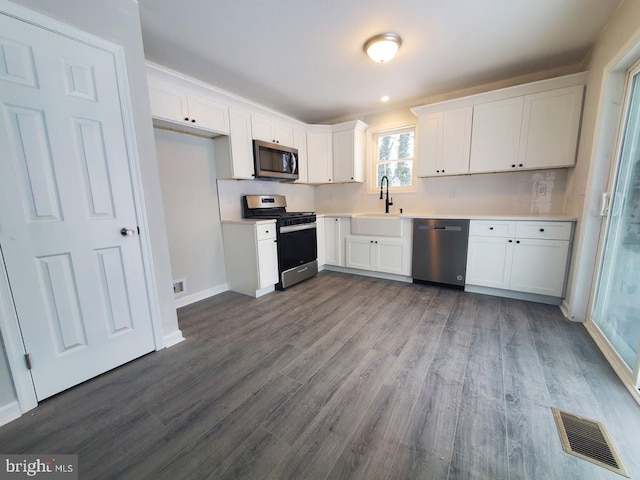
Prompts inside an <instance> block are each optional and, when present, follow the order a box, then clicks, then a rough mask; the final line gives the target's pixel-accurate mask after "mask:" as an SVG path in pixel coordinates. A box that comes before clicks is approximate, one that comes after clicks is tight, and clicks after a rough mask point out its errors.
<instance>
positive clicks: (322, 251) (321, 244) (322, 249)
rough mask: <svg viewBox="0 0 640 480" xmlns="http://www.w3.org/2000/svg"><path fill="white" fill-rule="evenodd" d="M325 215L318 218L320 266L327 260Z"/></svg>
mask: <svg viewBox="0 0 640 480" xmlns="http://www.w3.org/2000/svg"><path fill="white" fill-rule="evenodd" d="M324 222H325V218H324V217H317V218H316V239H317V247H318V268H320V267H323V266H324V264H325V263H326V260H325V238H324V236H325V233H324Z"/></svg>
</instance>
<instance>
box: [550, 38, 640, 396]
mask: <svg viewBox="0 0 640 480" xmlns="http://www.w3.org/2000/svg"><path fill="white" fill-rule="evenodd" d="M638 61H640V29H637V30H636V31H635V32H634V34H633V35H632V36H631V37H630V38H629V40H628V41H627V42H626V43H625V45H624V46H623V47H622V48H620V49H619V50H618V52H617V53H616V55H614V56H613V58H612V59H611V61H610V62H609V63H608V64H607V66H606V67H605V69H604V71H603V73H602V78H601V82H602V88H601V91H600V98H599V101H598V111H597V114H596V124H595V131H594V136H593V143H592V154H591V161H592V164H591V167H590V171H589V178H588V181H587V195H586V199H585V204H584V207H583V212H582V217H581V219H582V229H581V232H580V237H581V238H580V240H579V242H580V245H578V249H576V250H575V251H576V252H577V253H578V255H577V257H578V258H577V259H576V265H575V268H574V269H573V270H574V271H573V272H572V273H573V278H574V279H575V281H574V283H573V285H572V286H573V290H574V291H573V293H572V298H571V304H570V305H567V304H563V305H562V307H561V308H562V310H563V313H564V314H565V316H566V317H567V318H569V319H573V318H577V319H578V320H583V321H584V326H585V328H586V330H587V332H588V333H589V335H590V336H591V338H592V339H593V340H594V342H595V343H596V345H597V346H598V348H599V349H600V351H601V352H602V354H603V355H604V356H605V358H606V359H607V361H608V362H609V364H610V365H611V367H612V368H613V369H614V371H615V372H616V374H617V375H618V377H619V378H620V379H621V380H622V382H623V384H624V385H625V387H626V388H627V390H628V391H629V392H630V393H631V395H632V396H633V397H634V399H635V400H636V401H637V402H638V403H640V391H638V389H637V388H635V387H634V383H635V380H634V379H633V375H632V374H631V373H630V372H629V370H628V368H627V366H626V364H625V363H624V362H623V361H622V359H621V358H620V357H619V355H618V354H617V353H616V352H615V350H614V349H613V347H612V346H611V344H610V343H609V340H608V339H607V338H606V337H605V336H604V334H603V333H602V332H601V331H600V328H599V327H598V326H597V325H596V324H595V323H594V322H593V321H592V320H591V309H592V306H593V300H594V295H595V288H596V285H597V276H598V272H599V266H600V262H601V261H602V253H603V252H602V250H603V245H602V241H603V238H602V237H603V231H604V229H605V228H606V222H605V218H606V217H601V216H600V215H599V214H598V212H599V210H600V209H599V204H600V199H601V195H602V193H603V192H607V191H610V187H611V184H612V182H613V176H614V175H615V169H616V167H617V164H618V157H619V153H620V152H619V148H620V145H619V143H620V142H619V139H620V135H621V129H622V128H623V126H624V123H623V122H624V114H625V112H626V109H625V99H626V90H627V89H626V85H627V78H628V75H629V72H630V70H631V69H632V68H633V67H634V65H636V64H637V63H638Z"/></svg>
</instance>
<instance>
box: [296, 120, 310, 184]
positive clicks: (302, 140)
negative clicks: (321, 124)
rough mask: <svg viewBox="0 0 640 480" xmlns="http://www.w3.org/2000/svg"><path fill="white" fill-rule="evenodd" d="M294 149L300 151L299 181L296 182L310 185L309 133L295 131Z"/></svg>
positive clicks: (298, 129)
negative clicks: (308, 167) (308, 165)
mask: <svg viewBox="0 0 640 480" xmlns="http://www.w3.org/2000/svg"><path fill="white" fill-rule="evenodd" d="M293 148H297V149H298V180H296V183H308V182H309V174H308V173H307V163H308V162H307V132H305V131H304V130H303V129H301V128H294V129H293Z"/></svg>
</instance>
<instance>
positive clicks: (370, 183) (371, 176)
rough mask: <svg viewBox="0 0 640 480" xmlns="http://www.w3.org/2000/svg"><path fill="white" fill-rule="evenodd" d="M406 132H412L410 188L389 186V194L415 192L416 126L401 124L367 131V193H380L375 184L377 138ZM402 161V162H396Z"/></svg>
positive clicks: (376, 177) (376, 173) (376, 179)
mask: <svg viewBox="0 0 640 480" xmlns="http://www.w3.org/2000/svg"><path fill="white" fill-rule="evenodd" d="M407 131H412V132H413V157H411V158H410V159H405V160H411V161H412V162H413V168H412V169H411V185H410V186H393V185H389V192H394V193H404V192H416V191H417V185H416V182H417V174H416V172H417V155H416V153H417V139H418V126H417V124H415V123H412V124H403V125H397V126H393V127H385V128H378V129H369V131H368V133H369V139H368V142H367V144H368V146H369V154H368V155H367V160H368V161H367V170H368V175H367V193H370V194H377V193H379V192H380V185H378V184H377V181H378V164H379V161H378V146H377V143H378V138H379V137H380V136H384V135H389V134H392V135H393V134H398V133H404V132H407ZM398 161H402V160H398Z"/></svg>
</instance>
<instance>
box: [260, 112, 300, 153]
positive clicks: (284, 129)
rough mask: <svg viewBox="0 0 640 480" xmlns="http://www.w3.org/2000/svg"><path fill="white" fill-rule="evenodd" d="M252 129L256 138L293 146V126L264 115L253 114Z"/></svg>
mask: <svg viewBox="0 0 640 480" xmlns="http://www.w3.org/2000/svg"><path fill="white" fill-rule="evenodd" d="M251 131H252V134H253V138H254V139H255V140H263V141H265V142H271V143H279V144H281V145H284V146H287V147H293V127H291V126H289V125H285V124H284V123H281V122H278V121H277V120H273V119H271V118H268V117H265V116H262V115H256V114H254V115H251Z"/></svg>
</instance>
